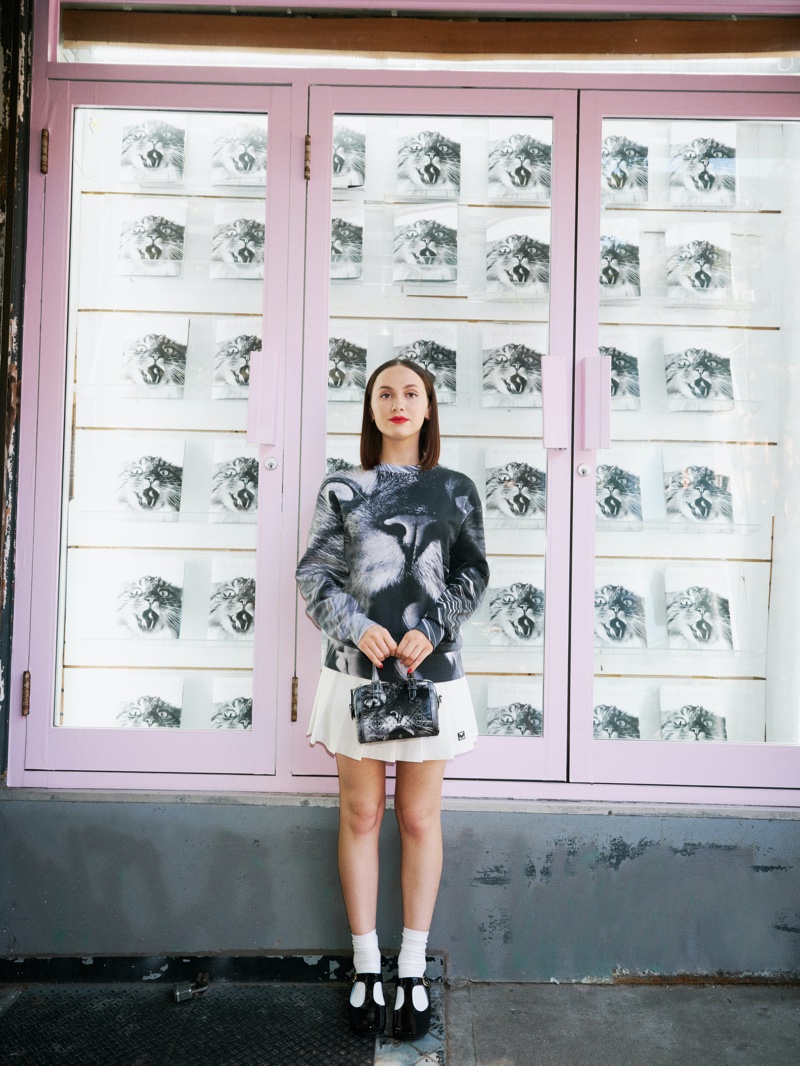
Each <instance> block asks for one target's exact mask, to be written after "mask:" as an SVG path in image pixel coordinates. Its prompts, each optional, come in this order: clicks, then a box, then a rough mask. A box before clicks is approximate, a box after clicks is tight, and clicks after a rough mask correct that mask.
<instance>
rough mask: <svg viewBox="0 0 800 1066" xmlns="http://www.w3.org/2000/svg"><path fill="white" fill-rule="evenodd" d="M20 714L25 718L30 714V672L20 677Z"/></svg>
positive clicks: (27, 671)
mask: <svg viewBox="0 0 800 1066" xmlns="http://www.w3.org/2000/svg"><path fill="white" fill-rule="evenodd" d="M22 713H23V715H24V716H25V717H27V716H28V715H29V714H30V713H31V672H30V670H26V671H25V672H24V673H23V675H22Z"/></svg>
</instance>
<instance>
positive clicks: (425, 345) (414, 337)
mask: <svg viewBox="0 0 800 1066" xmlns="http://www.w3.org/2000/svg"><path fill="white" fill-rule="evenodd" d="M457 336H458V334H457V329H456V324H455V322H430V321H428V322H397V323H395V324H394V328H393V331H392V355H393V356H394V358H395V359H410V360H411V361H412V362H414V363H417V364H418V365H419V366H421V367H422V369H423V370H427V372H428V373H429V374H430V376H431V377H432V378H433V386H434V388H435V390H436V399H437V400H438V402H439V403H455V402H456V399H457V366H456V353H457V344H458V341H457Z"/></svg>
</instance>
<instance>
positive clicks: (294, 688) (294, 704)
mask: <svg viewBox="0 0 800 1066" xmlns="http://www.w3.org/2000/svg"><path fill="white" fill-rule="evenodd" d="M292 721H293V722H296V721H297V678H296V677H293V678H292Z"/></svg>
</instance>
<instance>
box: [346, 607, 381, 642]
mask: <svg viewBox="0 0 800 1066" xmlns="http://www.w3.org/2000/svg"><path fill="white" fill-rule="evenodd" d="M374 625H375V622H373V621H372V619H371V618H367V616H366V615H365V614H354V615H353V617H352V618H351V619H350V640H351V641H352V642H353V644H354V645H355V646H356V647H358V645H359V644H360V643H361V640H362V638H363V636H364V634H365V633H366V631H367V630H368V629H369V627H370V626H374Z"/></svg>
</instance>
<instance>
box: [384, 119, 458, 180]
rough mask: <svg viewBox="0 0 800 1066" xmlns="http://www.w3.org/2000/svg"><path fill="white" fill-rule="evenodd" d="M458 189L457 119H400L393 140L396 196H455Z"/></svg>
mask: <svg viewBox="0 0 800 1066" xmlns="http://www.w3.org/2000/svg"><path fill="white" fill-rule="evenodd" d="M460 191H461V123H460V121H459V119H456V118H441V117H436V118H424V117H416V116H415V117H413V118H411V117H407V118H402V119H401V120H400V127H399V130H398V139H397V194H398V196H402V197H413V198H415V199H416V198H420V197H424V198H434V199H440V200H441V199H450V198H454V199H457V198H458V195H459V192H460Z"/></svg>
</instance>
